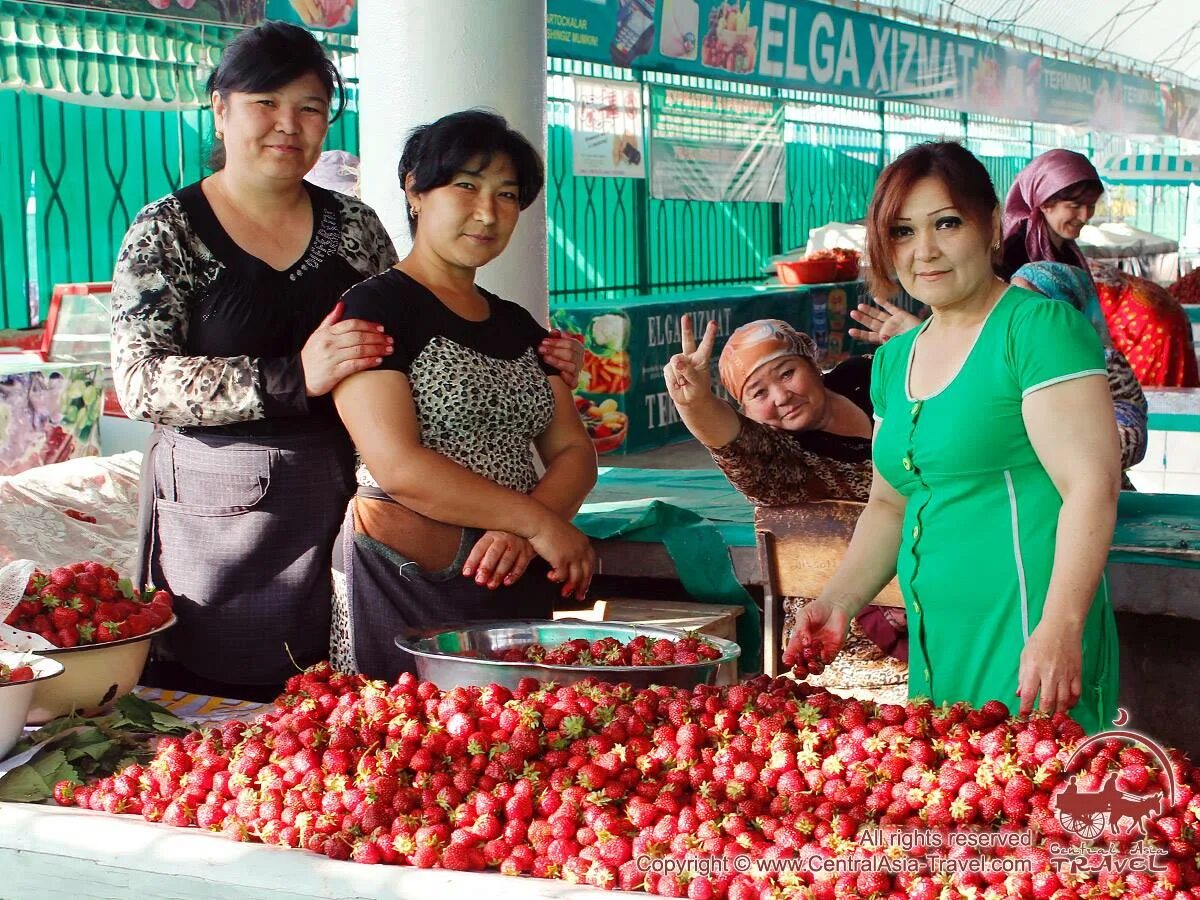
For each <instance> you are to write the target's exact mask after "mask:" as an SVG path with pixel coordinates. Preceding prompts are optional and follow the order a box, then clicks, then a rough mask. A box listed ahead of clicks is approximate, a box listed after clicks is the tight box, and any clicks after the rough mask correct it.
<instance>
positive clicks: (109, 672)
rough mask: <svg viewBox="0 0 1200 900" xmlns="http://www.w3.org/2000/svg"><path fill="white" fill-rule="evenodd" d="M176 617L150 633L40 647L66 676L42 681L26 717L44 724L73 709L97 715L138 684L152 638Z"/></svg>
mask: <svg viewBox="0 0 1200 900" xmlns="http://www.w3.org/2000/svg"><path fill="white" fill-rule="evenodd" d="M175 621H176V620H175V616H171V618H170V619H168V620H167V621H166V622H164V623H163V624H162V625H160V626H159V627H158V628H156V629H154V631H151V632H149V633H148V634H142V635H138V636H137V637H132V638H124V639H123V640H119V641H109V642H108V643H106V644H88V645H87V646H83V647H63V648H60V649H57V650H39V651H38V653H39V655H41V656H45V657H47V658H49V659H53V660H57V661H58V662H60V663H62V665H63V667H64V669H65V670H66V671H64V672H63V677H62V678H56V679H55V680H54V681H51V682H43V683H41V684H39V685H38V688H37V690H36V691H35V692H34V696H33V703H32V705H31V706H30V708H29V715H28V717H27V719H26V721H27V722H28V723H29V724H30V725H42V724H44V723H46V722H49V721H50V720H51V719H57V718H58V717H59V716H65V715H69V714H70V713H71V712H72V711H77V712H80V713H82V714H83V715H85V716H95V715H99V714H100V713H102V712H104V711H105V710H107V709H110V708H111V707H112V705H113V704H114V703H116V702H117V700H118V699H119V698H121V697H124V696H125V695H126V694H128V693H129V692H130V691H132V690H133V688H134V685H136V684H137V680H138V678H139V677H140V676H141V674H142V669H143V668H144V667H145V665H146V657H148V656H149V655H150V639H151V638H153V637H154V636H155V635H157V634H161V633H162V632H164V631H166V630H167V629H168V628H170V627H171V626H172V625H174V624H175Z"/></svg>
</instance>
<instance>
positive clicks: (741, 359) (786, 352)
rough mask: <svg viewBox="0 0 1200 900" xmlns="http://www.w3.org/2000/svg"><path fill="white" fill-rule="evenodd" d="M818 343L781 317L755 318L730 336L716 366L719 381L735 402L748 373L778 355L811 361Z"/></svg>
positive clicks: (740, 398)
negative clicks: (719, 376) (719, 377)
mask: <svg viewBox="0 0 1200 900" xmlns="http://www.w3.org/2000/svg"><path fill="white" fill-rule="evenodd" d="M817 353H818V350H817V343H816V341H814V340H813V339H812V338H810V337H809V336H808V335H807V334H804V333H803V332H800V331H797V330H796V329H795V328H793V327H792V326H791V325H789V324H788V323H787V322H784V321H783V320H782V319H755V320H754V321H753V322H747V323H746V324H745V325H743V326H741V327H740V328H738V329H737V330H735V331H734V332H733V334H731V335H730V336H729V340H728V341H727V342H726V344H725V349H723V350H722V351H721V359H720V360H719V362H718V363H717V368H718V370H719V371H720V373H721V384H723V385H725V390H727V391H729V394H730V396H732V397H733V399H734V400H736V401H737V402H738V403H741V402H742V391H743V390H744V389H745V387H746V382H747V381H749V380H750V376H751V375H753V374H754V373H755V371H757V370H758V369H759V368H760V367H761V366H763V365H765V364H767V363H769V362H771V361H772V360H775V359H779V357H781V356H802V357H804V358H805V359H811V360H813V361H814V362H815V361H816V358H817Z"/></svg>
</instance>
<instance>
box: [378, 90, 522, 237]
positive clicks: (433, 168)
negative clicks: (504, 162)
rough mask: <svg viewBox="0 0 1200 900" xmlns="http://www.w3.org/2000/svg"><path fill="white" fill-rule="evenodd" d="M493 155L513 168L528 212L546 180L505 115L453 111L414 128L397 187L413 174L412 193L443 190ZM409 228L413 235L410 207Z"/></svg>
mask: <svg viewBox="0 0 1200 900" xmlns="http://www.w3.org/2000/svg"><path fill="white" fill-rule="evenodd" d="M497 154H504V155H505V156H507V157H508V158H509V159H511V160H512V164H513V168H515V169H516V170H517V200H518V203H519V204H520V207H521V209H526V208H528V206H529V205H530V204H531V203H533V201H534V200H535V199H537V195H538V194H539V193H541V190H542V185H543V184H544V183H545V180H546V174H545V169H544V168H543V166H542V158H541V156H540V155H538V152H537V151H536V150H535V149H533V145H532V144H530V143H529V141H527V140H526V139H525V136H524V135H522V134H521V133H520V132H519V131H514V130H513V129H511V128H509V127H508V122H507V121H506V120H505V119H504V117H503V116H501V115H499V114H498V113H494V112H490V111H488V110H485V109H468V110H463V111H462V112H456V113H451V114H450V115H448V116H443V117H442V118H440V119H438V120H437V121H436V122H432V123H430V124H428V125H421V126H419V127H417V128H414V129H413V130H412V132H411V133H410V134H409V136H408V141H407V142H406V143H405V144H404V152H403V153H402V154H400V165H399V167H398V174H399V176H400V186H401V187H402V188H404V187H405V186H406V185H407V184H408V178H409V176H410V175H411V176H412V185H411V188H412V190H413V191H414V192H415V193H418V194H423V193H425V191H430V190H433V189H434V188H439V187H444V186H446V185H447V184H449V183H450V181H451V180H452V179H453V178H454V176H455V174H456V173H458V172H461V171H463V170H464V169H466V167H467V166H468V165H470V164H471V163H472V162H475V161H476V160H478V163H477V164H478V165H479V166H480V167H481V168H487V167H488V166H489V165H491V163H492V158H493V157H494V156H496V155H497ZM407 202H408V195H407V192H406V193H405V203H406V204H407ZM408 228H409V231H411V232H412V233H414V234H415V233H416V231H417V220H416V218H415V217H414V216H413V215H412V210H411V209H409V215H408Z"/></svg>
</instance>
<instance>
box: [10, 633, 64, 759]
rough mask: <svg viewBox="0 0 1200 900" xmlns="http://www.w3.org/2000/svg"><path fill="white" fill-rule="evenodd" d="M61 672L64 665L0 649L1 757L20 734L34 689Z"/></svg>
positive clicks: (51, 660) (56, 661) (27, 654)
mask: <svg viewBox="0 0 1200 900" xmlns="http://www.w3.org/2000/svg"><path fill="white" fill-rule="evenodd" d="M62 673H63V664H62V663H60V662H58V660H54V659H45V658H44V657H40V656H35V655H34V654H32V653H25V652H21V651H17V650H0V759H3V758H4V757H5V756H7V755H8V751H9V750H11V749H12V747H13V744H15V743H16V742H17V739H18V738H19V737H20V736H21V730H22V729H23V728H24V727H25V719H26V717H27V715H28V713H29V706H30V704H31V703H32V702H33V694H34V691H36V690H37V688H38V686H39V685H41V684H45V683H46V682H47V681H49V680H50V679H51V678H55V677H56V676H58V675H61V674H62Z"/></svg>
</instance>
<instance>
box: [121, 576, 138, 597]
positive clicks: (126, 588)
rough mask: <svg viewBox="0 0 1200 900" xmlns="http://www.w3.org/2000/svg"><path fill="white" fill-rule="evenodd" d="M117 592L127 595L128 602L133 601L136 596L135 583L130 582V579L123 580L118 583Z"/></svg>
mask: <svg viewBox="0 0 1200 900" xmlns="http://www.w3.org/2000/svg"><path fill="white" fill-rule="evenodd" d="M117 590H118V591H120V592H121V593H122V594H124V595H125V599H126V600H132V599H133V594H134V591H133V582H132V581H130V580H129V579H128V578H122V579H121V580H120V581H118V582H117Z"/></svg>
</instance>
